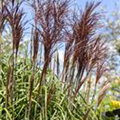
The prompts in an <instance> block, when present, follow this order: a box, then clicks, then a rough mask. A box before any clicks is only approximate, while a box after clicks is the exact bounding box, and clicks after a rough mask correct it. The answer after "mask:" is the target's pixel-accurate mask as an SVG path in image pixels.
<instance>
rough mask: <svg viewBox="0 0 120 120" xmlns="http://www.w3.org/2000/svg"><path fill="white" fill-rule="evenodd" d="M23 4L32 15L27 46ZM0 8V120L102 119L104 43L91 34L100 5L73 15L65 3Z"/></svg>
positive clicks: (36, 1)
mask: <svg viewBox="0 0 120 120" xmlns="http://www.w3.org/2000/svg"><path fill="white" fill-rule="evenodd" d="M26 3H27V5H29V7H30V8H31V11H32V12H33V15H34V17H33V24H32V30H31V35H30V39H29V40H28V41H27V42H26V41H25V40H24V35H25V25H26V23H28V24H29V18H28V21H27V22H26V21H25V19H24V16H25V15H26V13H25V12H24V9H22V5H23V4H24V5H26ZM0 4H1V6H0V20H1V21H0V40H1V42H0V119H1V120H98V119H102V118H101V113H99V112H98V107H99V105H100V103H101V101H102V99H103V97H104V95H105V93H106V91H107V90H108V88H109V84H108V81H103V80H102V83H103V84H102V83H101V84H100V85H99V82H100V81H101V77H102V76H103V74H105V72H106V71H107V70H108V69H106V64H107V62H106V61H107V52H106V51H107V47H106V41H104V39H103V38H102V37H101V36H100V35H99V34H97V30H99V29H98V28H99V27H98V26H99V19H100V13H98V12H95V9H96V8H97V7H98V6H99V4H100V3H94V2H90V3H86V7H85V8H84V10H82V9H81V10H78V11H77V12H76V11H75V10H73V9H72V8H71V5H72V1H70V0H33V1H30V2H29V4H28V1H23V0H18V1H17V2H16V1H15V0H6V1H2V2H1V3H0ZM6 29H8V31H9V32H10V33H8V32H7V31H6ZM8 43H9V44H8ZM61 45H63V46H64V48H65V51H64V55H63V56H64V60H63V61H62V62H63V63H62V64H63V65H62V66H60V65H61V63H60V57H59V52H60V51H59V48H61ZM98 85H99V86H98ZM97 88H100V89H97ZM93 89H94V90H93ZM96 93H98V94H97V96H96ZM96 98H97V100H95V99H96Z"/></svg>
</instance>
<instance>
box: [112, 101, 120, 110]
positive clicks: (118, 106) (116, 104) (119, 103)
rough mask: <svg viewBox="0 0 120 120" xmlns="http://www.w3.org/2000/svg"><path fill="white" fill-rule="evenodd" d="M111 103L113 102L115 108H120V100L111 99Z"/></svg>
mask: <svg viewBox="0 0 120 120" xmlns="http://www.w3.org/2000/svg"><path fill="white" fill-rule="evenodd" d="M111 104H112V106H113V107H115V108H120V101H117V100H112V101H111Z"/></svg>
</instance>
